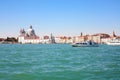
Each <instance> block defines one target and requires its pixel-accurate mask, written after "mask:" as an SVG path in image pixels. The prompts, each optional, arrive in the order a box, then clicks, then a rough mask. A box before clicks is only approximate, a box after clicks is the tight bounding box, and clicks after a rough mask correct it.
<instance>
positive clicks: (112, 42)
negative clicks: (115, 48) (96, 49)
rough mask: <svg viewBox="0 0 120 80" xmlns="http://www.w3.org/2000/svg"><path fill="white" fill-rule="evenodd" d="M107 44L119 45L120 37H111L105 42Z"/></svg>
mask: <svg viewBox="0 0 120 80" xmlns="http://www.w3.org/2000/svg"><path fill="white" fill-rule="evenodd" d="M106 44H107V45H120V39H111V40H109V41H107V42H106Z"/></svg>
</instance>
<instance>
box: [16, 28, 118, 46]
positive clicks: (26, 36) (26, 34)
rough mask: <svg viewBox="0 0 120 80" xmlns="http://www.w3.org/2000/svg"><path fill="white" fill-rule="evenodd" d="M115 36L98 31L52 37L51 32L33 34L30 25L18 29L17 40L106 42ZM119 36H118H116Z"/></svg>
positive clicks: (32, 41)
mask: <svg viewBox="0 0 120 80" xmlns="http://www.w3.org/2000/svg"><path fill="white" fill-rule="evenodd" d="M114 37H117V36H116V35H115V33H114V32H113V35H112V36H110V35H108V34H105V33H99V34H94V35H83V34H82V33H81V34H80V35H79V36H73V37H66V36H57V37H54V36H53V35H52V34H51V35H50V36H43V37H39V36H37V35H36V34H35V31H34V29H33V28H32V26H30V28H29V29H28V30H27V31H25V30H24V29H21V30H20V35H19V37H18V42H19V43H21V44H39V43H43V44H45V43H46V44H49V43H75V42H83V41H89V40H93V41H94V42H96V43H106V42H107V41H108V40H109V39H111V38H114ZM117 38H120V37H117Z"/></svg>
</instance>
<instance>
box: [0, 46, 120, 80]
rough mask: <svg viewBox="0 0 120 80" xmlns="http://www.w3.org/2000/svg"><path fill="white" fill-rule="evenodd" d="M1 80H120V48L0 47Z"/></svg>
mask: <svg viewBox="0 0 120 80" xmlns="http://www.w3.org/2000/svg"><path fill="white" fill-rule="evenodd" d="M0 80H120V46H108V45H100V46H99V47H72V46H71V45H69V44H0Z"/></svg>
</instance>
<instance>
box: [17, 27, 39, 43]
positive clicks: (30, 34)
mask: <svg viewBox="0 0 120 80" xmlns="http://www.w3.org/2000/svg"><path fill="white" fill-rule="evenodd" d="M18 41H19V43H22V44H25V43H26V44H27V43H29V44H37V43H40V38H39V37H38V36H37V35H36V34H35V31H34V29H33V28H32V25H31V26H30V27H29V29H28V30H27V32H26V31H25V30H24V29H21V30H20V35H19V37H18Z"/></svg>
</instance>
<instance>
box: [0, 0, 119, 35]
mask: <svg viewBox="0 0 120 80" xmlns="http://www.w3.org/2000/svg"><path fill="white" fill-rule="evenodd" d="M30 25H32V26H33V28H34V30H35V32H36V34H37V35H39V36H43V35H50V33H53V35H55V36H59V35H66V36H73V35H75V36H78V35H79V34H80V32H83V34H93V33H108V34H111V33H112V31H113V30H114V31H115V32H116V33H117V34H118V35H120V0H0V37H7V36H14V37H17V36H18V35H19V30H20V29H21V28H24V29H25V30H27V29H28V28H29V26H30Z"/></svg>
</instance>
